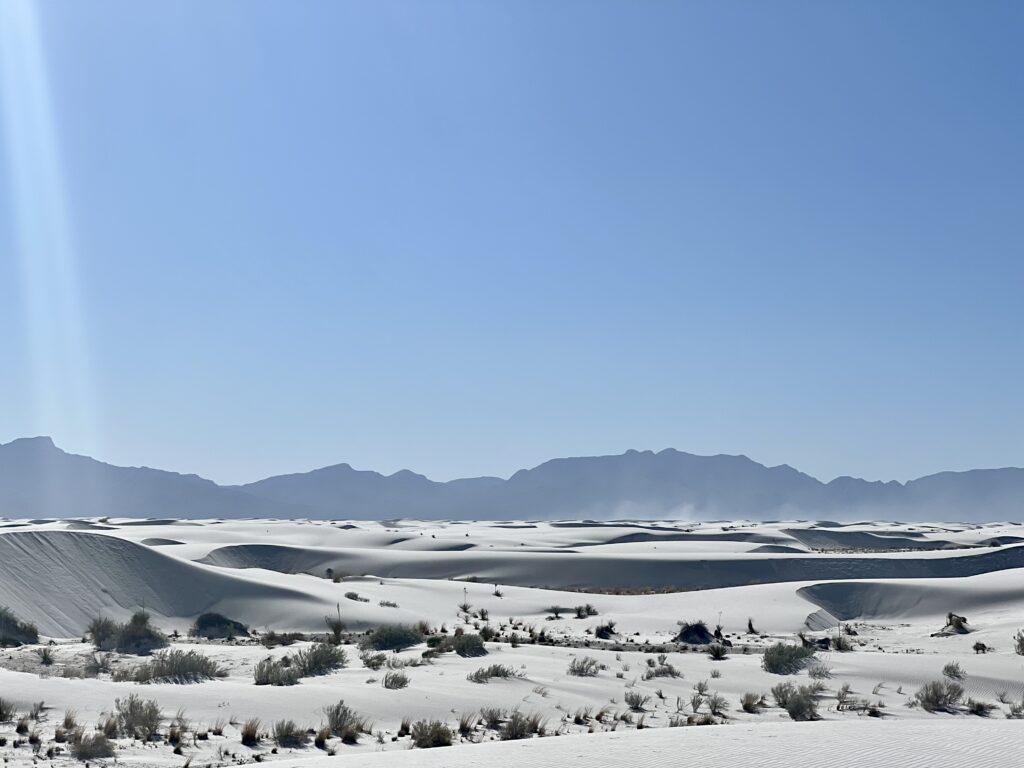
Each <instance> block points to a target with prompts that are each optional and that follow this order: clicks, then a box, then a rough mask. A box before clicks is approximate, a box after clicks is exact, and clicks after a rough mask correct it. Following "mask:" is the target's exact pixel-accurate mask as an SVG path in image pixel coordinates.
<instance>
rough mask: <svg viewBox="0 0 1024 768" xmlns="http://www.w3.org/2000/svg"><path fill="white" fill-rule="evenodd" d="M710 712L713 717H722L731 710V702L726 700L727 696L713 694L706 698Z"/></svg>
mask: <svg viewBox="0 0 1024 768" xmlns="http://www.w3.org/2000/svg"><path fill="white" fill-rule="evenodd" d="M705 701H706V702H707V705H708V710H710V712H711V714H713V715H722V714H723V713H725V712H726V711H727V710H728V709H729V702H728V701H726V700H725V696H722V695H721V694H719V693H712V694H711V695H709V696H707V697H706V698H705Z"/></svg>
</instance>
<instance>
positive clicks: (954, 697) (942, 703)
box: [912, 680, 964, 712]
mask: <svg viewBox="0 0 1024 768" xmlns="http://www.w3.org/2000/svg"><path fill="white" fill-rule="evenodd" d="M963 697H964V687H963V686H962V685H960V683H958V682H956V681H955V680H933V681H931V682H930V683H925V684H924V685H923V686H921V688H920V689H919V690H918V691H917V693H915V694H914V698H913V699H912V701H913V702H914V703H916V704H917V705H919V706H920V707H921V709H923V710H924V711H925V712H955V711H956V710H957V708H958V707H959V705H960V701H961V700H962V699H963Z"/></svg>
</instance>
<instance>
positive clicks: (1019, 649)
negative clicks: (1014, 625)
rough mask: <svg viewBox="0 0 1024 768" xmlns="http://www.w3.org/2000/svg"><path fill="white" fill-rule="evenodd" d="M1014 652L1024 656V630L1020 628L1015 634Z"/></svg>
mask: <svg viewBox="0 0 1024 768" xmlns="http://www.w3.org/2000/svg"><path fill="white" fill-rule="evenodd" d="M1012 639H1013V652H1014V653H1016V654H1017V655H1018V656H1024V630H1018V631H1017V634H1016V635H1014V636H1013V638H1012Z"/></svg>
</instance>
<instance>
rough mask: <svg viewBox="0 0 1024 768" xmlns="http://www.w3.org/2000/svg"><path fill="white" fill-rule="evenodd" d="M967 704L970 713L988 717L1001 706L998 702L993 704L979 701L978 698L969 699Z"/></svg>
mask: <svg viewBox="0 0 1024 768" xmlns="http://www.w3.org/2000/svg"><path fill="white" fill-rule="evenodd" d="M965 706H966V707H967V711H968V712H969V713H970V714H972V715H977V716H978V717H988V716H989V715H991V714H992V713H993V712H995V711H996V710H997V709H999V706H998V705H996V704H992V703H990V702H987V701H978V700H977V699H968V700H967V704H966V705H965Z"/></svg>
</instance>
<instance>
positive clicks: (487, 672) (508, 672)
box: [466, 664, 522, 683]
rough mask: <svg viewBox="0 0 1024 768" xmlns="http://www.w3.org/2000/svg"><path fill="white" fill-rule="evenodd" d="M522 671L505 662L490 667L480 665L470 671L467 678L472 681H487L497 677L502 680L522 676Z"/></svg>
mask: <svg viewBox="0 0 1024 768" xmlns="http://www.w3.org/2000/svg"><path fill="white" fill-rule="evenodd" d="M521 676H522V675H520V673H518V672H516V671H515V670H514V669H512V667H508V666H506V665H504V664H491V665H490V666H489V667H480V669H478V670H476V671H475V672H470V673H469V674H468V675H466V679H467V680H469V681H470V682H471V683H486V682H487V681H488V680H491V679H493V678H495V677H497V678H500V679H502V680H509V679H511V678H515V677H521Z"/></svg>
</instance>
